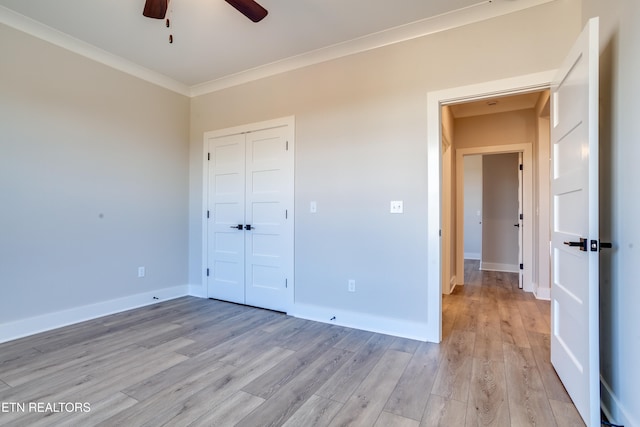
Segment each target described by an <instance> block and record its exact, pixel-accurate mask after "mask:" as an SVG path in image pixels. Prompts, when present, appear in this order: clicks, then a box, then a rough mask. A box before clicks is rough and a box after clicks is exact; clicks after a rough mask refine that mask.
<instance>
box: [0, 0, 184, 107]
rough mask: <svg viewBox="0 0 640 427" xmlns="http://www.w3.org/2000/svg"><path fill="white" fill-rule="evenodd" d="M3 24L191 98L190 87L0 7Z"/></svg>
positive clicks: (0, 17)
mask: <svg viewBox="0 0 640 427" xmlns="http://www.w3.org/2000/svg"><path fill="white" fill-rule="evenodd" d="M0 23H2V24H4V25H7V26H8V27H12V28H14V29H16V30H19V31H22V32H23V33H27V34H29V35H31V36H34V37H37V38H39V39H42V40H44V41H46V42H49V43H51V44H54V45H56V46H58V47H61V48H63V49H66V50H69V51H71V52H74V53H77V54H78V55H81V56H84V57H86V58H89V59H92V60H94V61H96V62H99V63H101V64H103V65H107V66H109V67H111V68H114V69H116V70H118V71H122V72H124V73H127V74H130V75H132V76H134V77H137V78H139V79H142V80H145V81H147V82H149V83H153V84H155V85H157V86H160V87H163V88H165V89H169V90H171V91H173V92H177V93H179V94H182V95H185V96H190V89H189V86H187V85H185V84H183V83H180V82H178V81H176V80H173V79H171V78H169V77H167V76H165V75H164V74H160V73H157V72H155V71H152V70H149V69H148V68H145V67H141V66H140V65H138V64H136V63H134V62H131V61H129V60H127V59H124V58H122V57H121V56H118V55H114V54H112V53H109V52H107V51H105V50H103V49H100V48H98V47H96V46H94V45H92V44H89V43H87V42H84V41H82V40H79V39H77V38H75V37H72V36H70V35H68V34H65V33H63V32H61V31H58V30H56V29H54V28H51V27H49V26H47V25H44V24H43V23H41V22H38V21H36V20H33V19H31V18H29V17H26V16H24V15H22V14H19V13H17V12H14V11H13V10H11V9H8V8H6V7H4V6H0Z"/></svg>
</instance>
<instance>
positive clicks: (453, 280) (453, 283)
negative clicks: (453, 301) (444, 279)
mask: <svg viewBox="0 0 640 427" xmlns="http://www.w3.org/2000/svg"><path fill="white" fill-rule="evenodd" d="M457 284H458V282H457V280H456V276H452V277H451V280H449V289H443V290H442V293H443V294H447V295H448V294H450V293H451V292H453V289H454V288H455V287H456V285H457Z"/></svg>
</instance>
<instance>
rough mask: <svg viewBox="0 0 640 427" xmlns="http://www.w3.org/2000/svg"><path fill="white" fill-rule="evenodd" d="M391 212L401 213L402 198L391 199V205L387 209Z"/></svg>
mask: <svg viewBox="0 0 640 427" xmlns="http://www.w3.org/2000/svg"><path fill="white" fill-rule="evenodd" d="M389 212H391V213H402V212H403V204H402V200H393V201H392V202H391V207H390V209H389Z"/></svg>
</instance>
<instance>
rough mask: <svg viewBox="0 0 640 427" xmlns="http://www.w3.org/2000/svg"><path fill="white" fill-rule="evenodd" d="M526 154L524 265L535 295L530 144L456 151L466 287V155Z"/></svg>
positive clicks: (459, 260) (459, 273)
mask: <svg viewBox="0 0 640 427" xmlns="http://www.w3.org/2000/svg"><path fill="white" fill-rule="evenodd" d="M505 153H522V157H523V165H524V170H523V175H524V183H523V184H524V185H523V186H524V197H523V199H524V200H523V212H522V213H523V216H524V218H525V221H527V227H525V228H524V229H523V234H524V240H523V245H522V257H523V264H524V283H525V285H526V286H525V287H524V290H525V291H527V292H533V290H534V289H533V280H532V277H533V276H532V268H533V218H534V216H533V191H532V190H533V148H532V144H531V143H530V142H528V143H522V144H508V145H492V146H485V147H472V148H459V149H457V150H456V224H455V228H456V278H457V280H458V283H457V284H464V156H471V155H475V154H482V155H486V154H505Z"/></svg>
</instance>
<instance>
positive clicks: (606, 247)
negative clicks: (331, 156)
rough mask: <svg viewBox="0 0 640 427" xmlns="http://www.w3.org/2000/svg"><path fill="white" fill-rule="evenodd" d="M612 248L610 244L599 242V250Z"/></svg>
mask: <svg viewBox="0 0 640 427" xmlns="http://www.w3.org/2000/svg"><path fill="white" fill-rule="evenodd" d="M612 247H613V245H612V244H611V243H608V242H600V250H603V249H611V248H612Z"/></svg>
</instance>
